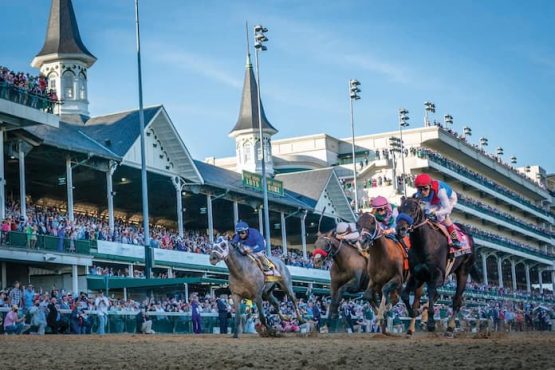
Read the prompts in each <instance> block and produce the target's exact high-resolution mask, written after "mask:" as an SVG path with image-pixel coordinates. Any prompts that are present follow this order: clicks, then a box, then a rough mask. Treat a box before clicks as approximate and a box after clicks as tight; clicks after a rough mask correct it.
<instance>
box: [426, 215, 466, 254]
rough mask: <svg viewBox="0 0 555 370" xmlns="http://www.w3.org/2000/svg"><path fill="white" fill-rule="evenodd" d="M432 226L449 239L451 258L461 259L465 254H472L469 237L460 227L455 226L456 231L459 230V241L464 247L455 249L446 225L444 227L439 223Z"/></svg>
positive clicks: (433, 223)
mask: <svg viewBox="0 0 555 370" xmlns="http://www.w3.org/2000/svg"><path fill="white" fill-rule="evenodd" d="M432 225H433V226H434V227H436V228H438V229H439V230H441V232H442V233H443V235H445V237H446V238H447V241H448V242H449V255H450V257H459V256H463V255H465V254H469V253H472V249H471V248H470V243H469V241H468V235H466V234H465V233H463V232H462V230H461V229H460V228H459V225H457V224H454V225H455V230H457V234H458V235H459V241H460V242H461V244H462V246H461V247H460V248H455V247H454V246H453V245H452V243H451V236H450V235H449V232H448V231H447V228H446V227H445V226H444V225H442V224H440V223H438V222H432Z"/></svg>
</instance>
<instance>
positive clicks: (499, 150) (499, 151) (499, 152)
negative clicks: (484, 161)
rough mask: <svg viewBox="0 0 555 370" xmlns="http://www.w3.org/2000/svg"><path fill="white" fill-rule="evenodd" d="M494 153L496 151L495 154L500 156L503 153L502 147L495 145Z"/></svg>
mask: <svg viewBox="0 0 555 370" xmlns="http://www.w3.org/2000/svg"><path fill="white" fill-rule="evenodd" d="M496 153H497V156H498V157H502V156H503V154H504V151H503V148H501V147H500V146H498V147H497V150H496Z"/></svg>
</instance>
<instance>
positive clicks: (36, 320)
mask: <svg viewBox="0 0 555 370" xmlns="http://www.w3.org/2000/svg"><path fill="white" fill-rule="evenodd" d="M29 313H30V314H31V326H32V327H35V329H36V334H38V335H44V331H45V329H46V314H45V312H44V307H41V306H40V300H39V299H36V300H35V302H34V304H33V306H32V307H31V308H30V309H29Z"/></svg>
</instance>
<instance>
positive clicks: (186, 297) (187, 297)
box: [183, 283, 189, 303]
mask: <svg viewBox="0 0 555 370" xmlns="http://www.w3.org/2000/svg"><path fill="white" fill-rule="evenodd" d="M183 285H185V303H189V284H187V283H185V284H183Z"/></svg>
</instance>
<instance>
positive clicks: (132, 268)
mask: <svg viewBox="0 0 555 370" xmlns="http://www.w3.org/2000/svg"><path fill="white" fill-rule="evenodd" d="M127 269H128V270H129V271H128V272H129V277H135V273H134V272H133V270H134V269H135V266H134V265H133V264H132V263H130V264H129V267H128V268H127Z"/></svg>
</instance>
